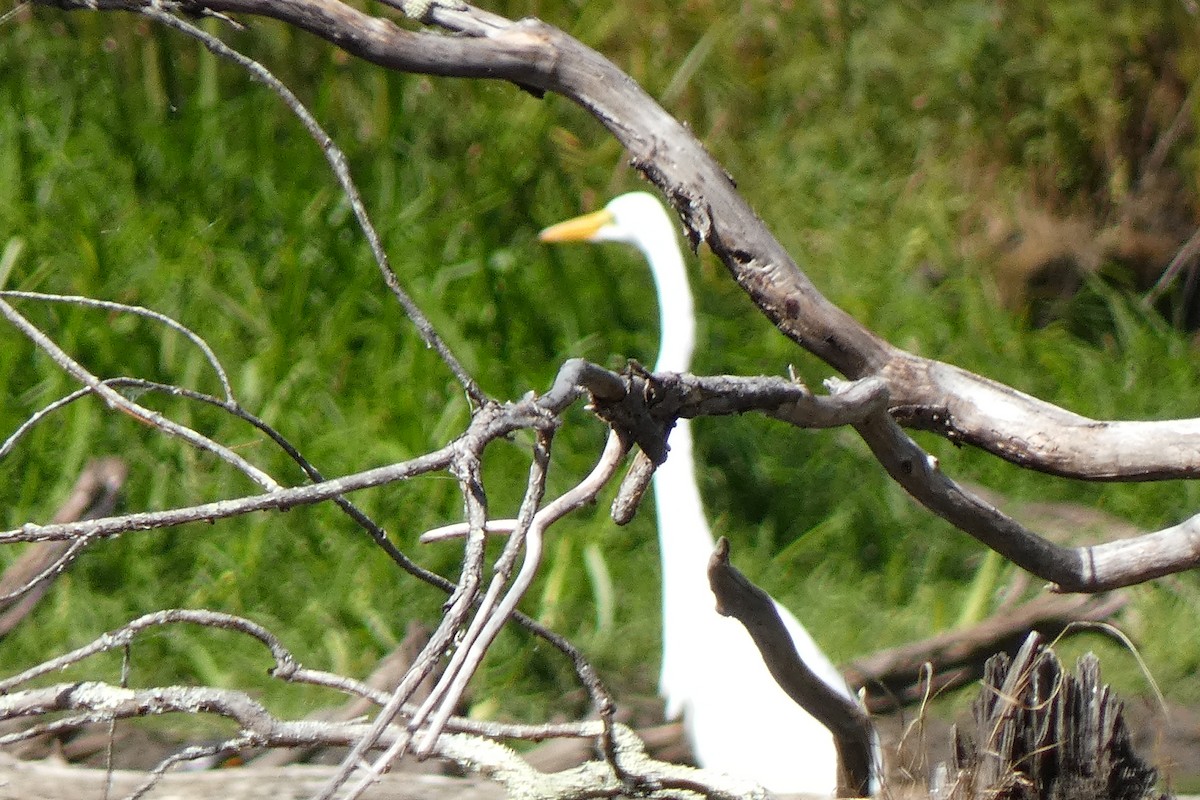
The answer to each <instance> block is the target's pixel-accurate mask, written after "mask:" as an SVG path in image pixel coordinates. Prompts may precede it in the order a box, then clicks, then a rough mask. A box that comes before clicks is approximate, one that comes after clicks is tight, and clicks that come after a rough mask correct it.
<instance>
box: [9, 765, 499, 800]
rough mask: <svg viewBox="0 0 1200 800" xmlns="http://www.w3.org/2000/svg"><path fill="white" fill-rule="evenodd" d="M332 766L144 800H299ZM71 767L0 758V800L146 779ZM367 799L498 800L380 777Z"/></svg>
mask: <svg viewBox="0 0 1200 800" xmlns="http://www.w3.org/2000/svg"><path fill="white" fill-rule="evenodd" d="M332 772H333V767H316V766H290V767H271V768H265V767H253V768H245V769H220V770H206V771H200V772H177V773H171V774H168V775H166V776H165V777H164V778H163V779H162V781H161V782H160V783H159V784H158V787H157V788H156V790H155V791H154V792H153V793H151V794H150V795H149V797H150V798H154V797H170V798H174V800H211V798H214V797H220V798H224V800H303V798H308V797H311V796H312V795H313V794H314V793H315V792H316V791H317V790H318V789H320V787H321V785H322V784H323V783H324V782H325V781H327V780H328V779H329V776H330V775H331V774H332ZM109 777H110V776H109V773H107V772H106V771H105V770H102V769H86V768H83V767H73V766H69V765H67V764H63V763H61V762H56V761H17V760H16V759H14V758H12V757H11V756H7V755H4V754H0V797H3V798H4V800H35V799H36V800H85V799H86V798H101V797H104V792H105V787H106V786H111V789H110V791H109V796H110V797H114V798H115V797H127V796H129V795H130V794H132V793H133V792H134V790H136V789H137V788H138V787H139V786H141V785H143V784H144V783H145V781H146V779H147V775H146V773H144V772H134V771H129V770H116V771H114V772H113V773H111V784H109ZM363 797H364V798H367V800H503V799H504V798H505V797H506V795H505V793H504V790H503V789H502V788H501V787H500V786H499V785H497V784H495V783H492V782H490V781H486V780H483V779H480V778H449V777H445V776H442V775H415V774H411V773H397V774H395V775H385V776H383V778H381V779H380V781H379V782H378V783H377V784H375V785H374V786H372V787H371V788H370V789H368V790H367V792H366V793H365V794H364V795H363Z"/></svg>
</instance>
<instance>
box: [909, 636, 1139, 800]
mask: <svg viewBox="0 0 1200 800" xmlns="http://www.w3.org/2000/svg"><path fill="white" fill-rule="evenodd" d="M1122 709H1123V704H1122V703H1121V701H1119V700H1118V699H1116V697H1114V696H1113V694H1112V693H1111V691H1110V690H1109V688H1108V687H1107V686H1105V685H1103V684H1102V683H1101V682H1100V663H1099V661H1098V660H1097V659H1096V657H1095V656H1094V655H1092V654H1090V653H1089V654H1087V655H1085V656H1083V657H1082V658H1081V659H1079V662H1078V664H1077V665H1076V671H1075V674H1074V675H1072V674H1069V673H1067V672H1066V671H1064V670H1063V667H1062V664H1061V663H1060V662H1059V660H1058V657H1057V656H1055V655H1054V652H1053V651H1052V650H1051V649H1050V647H1049V646H1047V645H1046V644H1045V643H1044V642H1043V640H1042V639H1041V637H1040V636H1038V635H1037V634H1036V633H1035V634H1030V636H1029V638H1028V639H1026V640H1025V644H1024V645H1023V646H1022V647H1021V649H1020V650H1019V651H1018V652H1017V655H1016V656H1015V657H1014V658H1009V656H1008V655H1006V654H1003V653H1001V654H998V655H996V656H993V657H992V658H990V659H989V660H988V662H987V665H986V667H985V674H984V685H983V687H982V689H981V692H980V695H979V698H978V699H977V700H976V701H975V705H974V714H973V716H974V721H973V724H974V731H971V732H968V731H962V730H958V729H956V730H955V732H954V753H953V757H952V764H951V766H950V767H949V768H948V769H947V770H945V771H944V772H943V773H942V775H941V776H940V779H935V781H934V787H933V792H932V794H933V797H934V798H935V800H968V799H974V798H988V800H1034V799H1035V798H1036V800H1142V798H1147V797H1151V796H1154V795H1153V794H1152V789H1153V786H1154V782H1155V780H1156V778H1157V772H1156V771H1155V770H1154V768H1153V767H1151V766H1149V765H1148V764H1146V762H1144V761H1142V759H1141V758H1139V757H1138V756H1137V754H1136V753H1134V751H1133V745H1132V743H1131V741H1130V736H1129V731H1128V729H1127V728H1126V725H1125V720H1124V718H1123V716H1122Z"/></svg>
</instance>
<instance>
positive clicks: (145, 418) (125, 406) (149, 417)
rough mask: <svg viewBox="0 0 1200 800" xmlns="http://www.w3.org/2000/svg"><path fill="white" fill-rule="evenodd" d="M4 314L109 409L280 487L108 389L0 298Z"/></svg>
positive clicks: (220, 449)
mask: <svg viewBox="0 0 1200 800" xmlns="http://www.w3.org/2000/svg"><path fill="white" fill-rule="evenodd" d="M0 314H2V315H3V316H4V317H5V318H6V319H7V320H8V321H9V322H11V323H12V324H13V326H15V327H16V328H17V329H18V330H19V331H21V332H22V333H23V334H25V336H26V337H27V338H28V339H29V340H30V341H31V342H33V343H34V344H35V345H36V346H37V347H38V348H39V349H40V350H42V352H44V353H45V354H46V355H48V356H50V358H51V360H53V361H54V363H55V364H57V365H58V366H59V367H60V368H61V369H62V370H63V371H64V372H66V373H67V374H68V375H70V376H71V377H72V378H74V379H75V380H77V381H79V382H80V383H82V384H84V385H86V386H87V387H88V388H89V389H91V390H92V391H93V392H95V393H96V394H97V395H98V396H99V397H100V398H101V399H102V400H104V402H105V403H106V404H107V405H108V407H109V408H113V409H116V410H118V411H122V412H124V413H125V414H128V415H129V416H131V417H133V418H134V419H136V420H137V421H139V422H142V423H144V424H146V425H149V426H150V427H152V428H157V429H158V430H160V431H163V432H164V433H168V434H171V435H172V436H177V437H179V438H180V439H183V440H184V441H185V442H187V443H188V444H190V445H192V446H193V447H196V448H197V449H200V450H204V451H206V452H209V453H212V454H213V455H215V456H216V457H217V458H219V459H221V460H222V461H224V462H225V463H227V464H229V465H230V466H232V467H234V468H235V469H237V470H239V471H240V472H242V473H243V474H244V475H245V476H246V477H248V478H249V479H250V480H252V481H254V482H255V483H256V484H258V485H259V486H260V487H261V488H263V489H265V490H266V491H268V492H273V491H276V490H278V489H279V488H280V486H279V484H278V483H276V482H275V479H274V478H272V477H271V476H270V475H268V474H267V473H265V472H263V471H262V470H260V469H259V468H258V467H256V466H254V465H253V464H251V463H250V462H248V461H246V459H244V458H242V457H241V456H239V455H238V454H237V453H235V452H233V451H232V450H230V449H229V448H228V447H226V446H225V445H223V444H220V443H218V442H214V441H213V440H212V439H210V438H208V437H207V436H204V435H202V434H200V433H198V432H196V431H194V430H192V429H191V428H189V427H187V426H186V425H180V424H179V423H178V422H175V421H174V420H170V419H167V418H166V417H164V416H163V415H162V414H159V413H158V412H156V411H151V410H150V409H148V408H145V407H143V406H141V405H138V404H137V403H135V402H133V401H132V400H129V399H127V398H125V397H123V396H121V395H120V394H119V393H118V392H114V391H113V390H112V389H110V388H109V387H108V386H105V385H104V382H103V381H101V380H100V379H99V378H97V377H96V376H95V375H93V374H92V373H91V372H89V371H88V370H86V369H84V367H83V365H81V364H80V363H79V362H78V361H76V360H75V359H73V358H71V357H70V356H69V355H67V353H66V351H64V350H63V349H62V348H61V347H59V346H58V345H57V344H55V343H54V341H53V340H51V339H50V337H49V336H47V335H46V334H44V333H43V332H42V331H41V330H40V329H39V328H38V327H37V326H35V325H34V324H33V323H31V322H30V321H29V320H27V319H26V318H25V317H24V316H22V315H21V314H20V313H19V312H18V311H17V310H16V309H15V308H13V307H12V306H11V305H9V304H8V303H7V302H6V301H5V300H4V299H3V298H0Z"/></svg>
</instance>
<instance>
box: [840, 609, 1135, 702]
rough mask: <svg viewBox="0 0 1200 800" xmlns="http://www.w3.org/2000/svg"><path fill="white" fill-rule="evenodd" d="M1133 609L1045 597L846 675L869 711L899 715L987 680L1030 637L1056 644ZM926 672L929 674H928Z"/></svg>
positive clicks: (869, 660)
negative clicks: (991, 666)
mask: <svg viewBox="0 0 1200 800" xmlns="http://www.w3.org/2000/svg"><path fill="white" fill-rule="evenodd" d="M1127 603H1128V598H1127V597H1125V596H1123V595H1119V594H1114V595H1106V596H1098V597H1093V596H1062V595H1054V594H1044V595H1040V596H1038V597H1035V598H1034V599H1032V600H1030V601H1029V602H1027V603H1022V604H1021V605H1019V606H1017V607H1016V608H1009V609H1005V610H1003V611H1002V612H1000V613H997V614H995V615H993V616H991V617H988V618H987V619H985V620H983V621H982V622H979V623H978V624H976V625H972V626H970V627H969V628H964V629H961V630H954V631H947V632H946V633H943V634H939V635H937V636H933V637H931V638H929V639H923V640H921V641H919V642H913V643H911V644H906V645H901V646H900V647H893V648H890V649H888V650H881V651H879V652H876V653H873V654H871V655H869V656H867V657H865V658H860V659H857V660H855V661H854V662H852V663H851V664H849V665H848V666H847V667H846V668H845V669H844V670H843V672H844V673H845V675H846V680H847V681H848V682H849V683H850V685H851V686H854V687H865V688H866V689H867V690H868V694H867V701H866V702H867V710H868V711H870V712H871V713H872V714H883V713H887V712H889V711H894V710H896V709H897V708H900V707H901V706H905V705H910V704H914V703H919V702H921V700H922V699H923V698H924V697H925V696H926V694H927V693H933V694H936V693H937V692H940V691H944V690H947V689H953V688H957V687H959V686H964V685H966V684H967V683H970V682H972V681H976V680H979V678H981V677H983V664H984V661H986V660H987V659H988V658H990V657H991V656H993V655H995V654H996V653H997V652H1009V653H1015V652H1016V651H1017V649H1018V648H1019V647H1020V645H1021V642H1022V641H1024V639H1025V637H1026V636H1027V635H1028V633H1029V632H1030V631H1037V632H1038V633H1039V634H1041V635H1042V636H1044V637H1046V638H1048V639H1053V638H1055V637H1056V636H1059V635H1060V634H1062V633H1063V632H1064V631H1066V630H1067V628H1068V627H1069V626H1070V625H1071V624H1072V623H1078V622H1101V621H1103V620H1106V619H1108V618H1109V617H1111V616H1112V615H1113V614H1115V613H1116V612H1117V611H1119V610H1120V609H1122V608H1124V607H1125V605H1126V604H1127ZM926 666H929V667H930V672H929V673H928V674H926V673H925V668H926ZM879 689H882V691H879Z"/></svg>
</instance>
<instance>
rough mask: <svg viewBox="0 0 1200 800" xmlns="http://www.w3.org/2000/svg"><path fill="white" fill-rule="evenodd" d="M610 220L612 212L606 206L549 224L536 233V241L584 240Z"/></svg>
mask: <svg viewBox="0 0 1200 800" xmlns="http://www.w3.org/2000/svg"><path fill="white" fill-rule="evenodd" d="M612 221H613V215H612V212H611V211H609V210H608V209H606V208H602V209H600V210H599V211H593V212H592V213H591V214H584V215H583V216H582V217H575V218H574V219H569V220H567V221H566V222H560V223H558V224H557V225H551V226H550V227H549V228H546V229H545V230H543V231H542V232H541V233H539V234H538V241H542V242H586V241H587V240H589V239H591V238H592V237H593V236H595V235H596V233H597V232H598V231H599V230H600V229H601V228H603V227H604V226H605V225H611V224H612Z"/></svg>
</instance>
